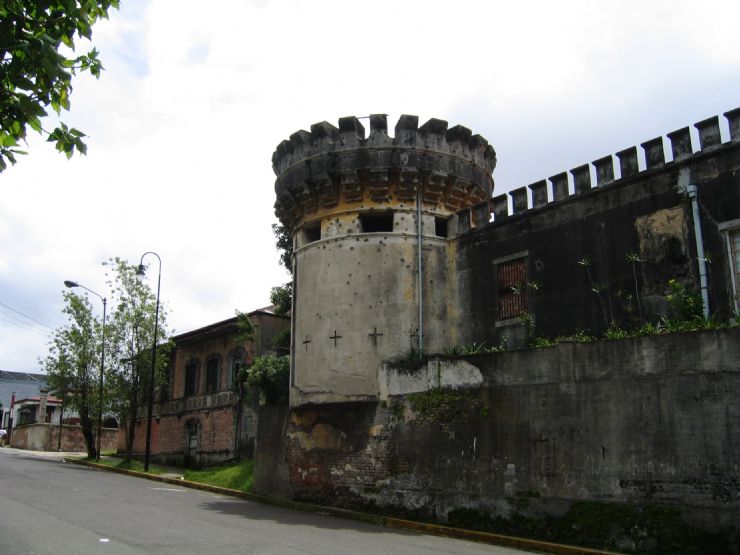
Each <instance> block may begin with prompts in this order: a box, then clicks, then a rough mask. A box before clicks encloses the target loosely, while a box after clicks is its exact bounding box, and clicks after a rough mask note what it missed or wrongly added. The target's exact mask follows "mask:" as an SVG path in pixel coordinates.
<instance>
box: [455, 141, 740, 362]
mask: <svg viewBox="0 0 740 555" xmlns="http://www.w3.org/2000/svg"><path fill="white" fill-rule="evenodd" d="M686 136H687V137H688V130H686ZM674 140H675V137H674ZM689 147H690V143H689ZM661 148H662V147H661ZM633 154H634V162H635V164H636V163H637V153H636V151H634V153H633ZM620 155H622V156H624V155H625V153H624V152H623V153H620ZM630 156H632V155H630ZM598 162H599V164H600V165H603V164H607V163H608V164H612V161H611V158H610V157H608V159H604V160H600V161H598ZM595 164H596V163H595ZM577 170H578V171H577ZM580 170H581V168H577V169H575V170H572V172H571V173H573V174H574V178H576V177H577V179H576V181H578V182H579V186H577V187H576V188H575V189H576V190H575V193H574V194H571V195H568V194H567V186H568V179H567V175H566V173H562V174H558V175H557V176H553V177H551V178H550V181H551V182H552V185H553V190H554V192H555V193H556V194H555V197H554V200H553V201H552V202H546V203H540V204H537V203H534V204H530V205H529V207H528V204H527V191H526V188H522V189H520V190H518V191H514V192H512V193H511V196H512V198H513V199H514V200H516V199H523V203H517V202H514V205H515V211H514V213H513V214H511V215H509V214H508V213H507V211H505V210H503V209H502V210H501V211H499V212H498V213H496V214H495V219H494V221H493V222H490V223H489V222H485V223H483V225H478V226H477V227H476V228H475V229H473V230H471V231H470V232H467V233H464V234H462V235H460V236H459V237H458V238H457V239H455V241H454V250H453V251H452V252H453V253H454V265H455V268H454V270H451V274H452V275H454V276H455V277H456V280H457V281H456V282H457V289H456V291H455V292H454V296H455V298H456V301H457V302H456V306H457V308H458V310H459V313H458V317H457V318H456V320H455V325H454V326H452V327H454V328H455V331H456V333H457V334H458V335H457V337H456V344H458V345H465V344H471V343H473V342H486V343H487V344H488V345H498V344H499V343H500V342H501V341H502V340H503V339H504V338H506V339H507V340H508V344H509V346H510V347H511V346H512V345H521V344H522V343H523V340H524V330H523V325H522V323H521V322H520V321H519V319H518V318H515V319H514V320H513V321H508V322H502V321H500V319H499V314H498V313H499V310H498V308H499V290H500V287H499V285H498V281H497V275H496V261H497V260H500V259H502V258H505V257H507V256H509V255H514V254H517V253H518V254H519V255H520V256H522V257H524V258H525V263H526V280H527V281H530V282H536V283H537V284H538V287H537V289H536V290H535V289H533V288H527V290H526V292H525V293H524V294H525V295H526V296H527V297H528V303H527V310H528V312H530V313H531V314H532V315H533V316H534V320H535V322H536V332H535V333H536V334H538V335H541V336H546V337H554V336H557V335H569V334H572V333H574V332H576V331H577V330H583V329H585V330H590V331H591V332H592V333H596V334H600V333H601V332H602V331H604V329H605V328H606V327H607V323H608V322H609V321H611V320H614V321H615V322H617V323H619V324H620V325H622V326H625V327H626V326H630V325H638V324H639V323H642V321H643V320H652V321H654V320H656V319H657V317H658V316H659V315H663V316H670V312H669V306H668V303H667V301H666V296H667V295H668V294H669V293H670V289H669V286H668V281H669V280H670V279H676V280H678V281H679V282H681V283H683V284H684V285H685V286H687V287H688V288H689V289H690V290H693V291H699V288H700V284H699V275H698V267H697V259H696V243H695V238H694V224H693V220H692V214H691V204H690V202H689V200H688V196H687V194H686V188H687V187H688V186H689V185H690V184H693V185H696V186H697V188H698V199H699V207H700V215H701V227H702V233H703V236H704V248H705V251H706V252H708V253H709V259H710V261H709V263H708V272H709V306H710V310H711V312H712V313H716V314H717V315H718V316H719V317H720V318H727V317H728V316H730V315H731V314H732V312H733V309H734V305H735V301H734V299H733V296H734V295H733V289H732V281H731V275H730V273H731V268H732V263H731V261H730V260H729V256H728V243H727V237H726V236H725V234H724V233H723V231H722V226H723V225H726V224H727V223H728V222H733V221H734V222H736V223H735V224H733V225H734V226H738V225H740V142H739V141H738V138H737V137H735V138H734V139H733V140H732V141H729V142H726V143H724V144H718V143H716V144H713V145H710V146H705V147H704V148H703V149H702V150H701V151H699V152H695V153H692V151H691V149H690V148H689V150H688V151H687V152H686V153H684V154H682V155H681V156H679V157H677V158H675V159H674V161H672V162H665V163H664V161H663V154H662V150H661V153H660V158H659V159H656V160H655V161H654V163H653V164H652V165H650V166H649V167H648V168H647V169H646V170H644V171H640V172H637V166H636V165H635V171H634V172H627V171H626V170H624V171H623V172H622V176H621V178H619V179H614V178H613V177H612V179H609V180H603V179H602V180H601V181H599V183H598V186H595V187H593V188H592V187H591V183H590V179H587V180H584V179H582V178H581V176H583V175H586V176H588V167H587V166H585V170H586V173H585V174H584V173H583V172H582V171H580ZM563 180H564V181H563ZM558 184H564V187H565V189H562V188H561V189H560V190H561V191H562V190H564V191H565V193H563V194H561V193H558V188H559V187H560V185H558ZM546 185H547V184H546V182H545V181H544V180H543V181H542V182H539V183H536V184H533V185H531V186H530V187H529V188H530V189H532V192H533V196H534V193H535V191H542V192H544V193H545V198H547V194H546V193H547V188H546ZM506 202H507V196H506V195H502V196H501V197H496V198H494V200H493V205H494V209H495V207H496V206H498V205H503V206H505V205H506ZM494 211H495V210H494ZM629 254H636V255H638V256H639V262H637V263H635V265H634V270H635V274H636V275H634V274H633V264H632V263H631V262H630V261H629V259H628V255H629ZM584 259H588V261H589V266H588V268H586V267H585V266H583V265H581V264H579V261H583V260H584ZM589 273H590V274H591V276H590V277H589ZM635 281H636V282H637V283H635ZM592 282H593V283H592ZM594 285H596V287H597V288H598V289H600V290H601V299H602V301H601V302H602V303H603V305H601V304H600V301H599V298H598V296H597V295H596V294H595V293H594V291H593V289H594ZM636 289H637V293H636V291H635V290H636ZM637 294H639V297H640V299H639V300H640V303H641V306H638V302H637ZM629 297H631V299H630V298H629ZM640 316H642V318H641V317H640Z"/></svg>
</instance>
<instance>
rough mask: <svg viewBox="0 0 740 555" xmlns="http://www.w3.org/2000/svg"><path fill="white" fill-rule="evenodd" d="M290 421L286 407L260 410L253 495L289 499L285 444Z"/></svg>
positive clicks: (266, 406) (267, 406)
mask: <svg viewBox="0 0 740 555" xmlns="http://www.w3.org/2000/svg"><path fill="white" fill-rule="evenodd" d="M287 419H288V407H287V406H275V405H265V406H262V407H260V411H259V425H258V430H257V442H256V445H255V451H254V483H253V486H252V491H253V492H254V493H260V494H263V495H273V496H277V497H286V498H289V497H291V495H292V494H291V490H290V482H289V480H288V464H287V461H286V458H287V453H286V450H285V442H284V441H283V434H284V432H285V428H286V426H287Z"/></svg>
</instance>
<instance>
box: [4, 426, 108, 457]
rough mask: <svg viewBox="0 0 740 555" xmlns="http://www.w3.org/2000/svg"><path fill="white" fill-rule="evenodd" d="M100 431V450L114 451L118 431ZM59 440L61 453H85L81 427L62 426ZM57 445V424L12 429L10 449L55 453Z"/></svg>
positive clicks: (104, 429)
mask: <svg viewBox="0 0 740 555" xmlns="http://www.w3.org/2000/svg"><path fill="white" fill-rule="evenodd" d="M101 431H102V436H101V438H100V448H101V450H102V451H115V449H116V443H117V434H118V429H116V428H103V429H102V430H101ZM61 439H62V441H61V450H62V451H71V452H85V451H87V448H86V447H85V438H84V436H83V435H82V427H81V426H70V425H66V424H64V425H62V427H61ZM59 445H60V443H59V425H58V424H26V425H24V426H18V427H17V428H13V437H12V442H11V446H12V447H17V448H18V449H30V450H32V451H56V450H57V448H58V446H59Z"/></svg>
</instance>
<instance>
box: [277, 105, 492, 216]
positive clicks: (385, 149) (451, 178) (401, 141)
mask: <svg viewBox="0 0 740 555" xmlns="http://www.w3.org/2000/svg"><path fill="white" fill-rule="evenodd" d="M369 120H370V133H369V134H368V135H367V136H366V135H365V127H364V126H363V125H362V123H361V122H360V120H359V119H358V118H356V117H354V116H350V117H345V118H341V119H340V120H339V126H338V127H335V126H334V125H332V124H330V123H328V122H325V121H324V122H320V123H316V124H314V125H312V126H311V131H310V132H309V131H305V130H300V131H297V132H296V133H293V134H292V135H291V136H290V139H288V140H285V141H282V142H281V143H280V144H279V145H278V146H277V148H276V150H275V153H274V154H273V156H272V167H273V170H274V171H275V174H276V175H277V179H276V181H275V193H276V197H277V201H276V202H275V214H276V215H277V217H278V218H279V219H280V221H281V222H282V223H283V224H284V225H285V226H287V227H288V228H289V229H295V228H296V227H297V226H298V225H300V223H301V222H303V221H305V219H306V218H307V217H310V215H311V214H312V213H315V212H316V211H317V210H319V209H320V208H325V209H330V208H332V207H334V206H337V205H339V204H344V203H347V204H353V203H356V204H360V203H362V202H365V201H366V202H369V203H373V204H378V203H380V204H382V203H390V202H409V201H413V200H414V199H415V198H416V194H417V190H419V188H421V191H422V199H423V202H424V203H425V205H427V206H426V208H427V209H429V208H435V207H436V208H437V209H439V210H440V211H442V212H449V213H452V212H454V211H455V210H460V209H461V208H463V207H469V206H473V205H475V204H478V203H480V202H483V201H487V200H488V199H490V197H491V194H492V192H493V177H492V172H493V169H494V168H495V166H496V153H495V151H494V150H493V148H492V147H491V146H490V145H489V144H488V141H486V139H484V138H483V137H481V136H480V135H473V133H472V132H471V131H470V129H468V128H466V127H463V126H461V125H457V126H455V127H451V128H448V124H447V122H446V121H443V120H439V119H430V120H429V121H428V122H426V123H425V124H423V125H422V126H419V118H418V117H417V116H410V115H402V116H401V117H400V118H399V120H398V123H397V124H396V126H395V129H394V136H393V137H391V136H390V135H389V134H388V122H387V117H386V116H385V114H374V115H371V116H370V117H369Z"/></svg>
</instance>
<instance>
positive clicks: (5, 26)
mask: <svg viewBox="0 0 740 555" xmlns="http://www.w3.org/2000/svg"><path fill="white" fill-rule="evenodd" d="M118 5H119V1H118V0H43V1H39V0H4V1H2V2H0V77H1V78H0V82H1V83H2V85H1V86H2V89H0V90H1V91H2V94H0V172H2V171H3V170H4V169H5V168H6V167H7V163H8V162H10V163H11V164H15V162H16V155H19V154H26V152H25V151H23V150H19V149H18V148H17V146H18V144H19V143H20V142H22V141H25V140H26V132H27V127H30V128H31V129H33V130H34V131H37V132H39V133H45V131H44V129H43V128H42V126H41V118H43V117H45V116H46V115H48V114H47V108H48V107H49V106H51V108H52V109H53V110H54V111H55V112H56V113H57V114H59V113H60V112H61V110H69V107H70V102H69V97H70V94H71V93H72V77H73V76H75V75H76V74H77V72H78V71H89V72H90V73H91V74H92V75H93V76H95V77H96V78H98V77H100V72H101V70H102V69H103V65H102V63H101V62H100V59H99V58H98V51H97V50H96V49H95V48H92V49H91V50H90V51H89V52H87V53H85V54H82V55H79V56H73V57H67V56H66V55H64V54H62V53H61V51H60V49H61V50H62V51H70V50H71V51H74V49H75V46H76V44H75V42H76V41H78V40H79V39H83V38H84V39H87V40H89V39H90V38H91V37H92V26H93V24H94V23H95V22H96V21H98V20H99V19H103V18H107V17H108V11H109V9H110V8H118ZM62 46H64V47H65V48H64V49H62ZM46 133H47V134H48V140H49V141H50V142H54V143H56V148H57V150H59V151H60V152H64V153H65V154H66V155H67V157H71V156H72V154H73V153H74V152H75V151H77V152H79V153H81V154H85V152H86V150H87V148H86V146H85V144H84V143H83V141H82V138H83V137H84V136H85V135H84V133H82V132H81V131H79V130H77V129H74V128H70V127H68V126H67V125H66V124H64V123H63V122H60V125H59V126H58V127H57V128H56V129H54V130H52V131H51V132H46Z"/></svg>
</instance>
